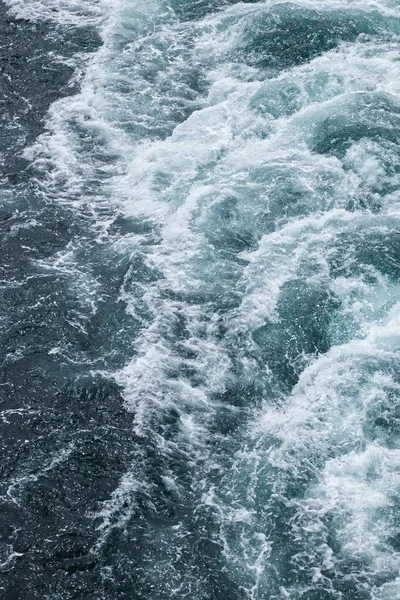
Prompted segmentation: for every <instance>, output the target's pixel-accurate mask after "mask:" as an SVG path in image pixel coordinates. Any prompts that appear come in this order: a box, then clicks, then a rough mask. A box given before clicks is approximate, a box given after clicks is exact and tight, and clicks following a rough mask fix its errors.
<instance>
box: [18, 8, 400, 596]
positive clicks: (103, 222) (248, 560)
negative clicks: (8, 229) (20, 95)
mask: <svg viewBox="0 0 400 600" xmlns="http://www.w3.org/2000/svg"><path fill="white" fill-rule="evenodd" d="M8 5H9V6H10V7H11V11H12V13H11V14H13V15H16V16H19V17H23V18H26V19H30V20H33V21H35V22H38V21H39V22H40V21H41V20H50V22H56V23H58V24H59V25H60V24H61V25H64V26H68V27H73V28H79V27H88V26H91V27H95V28H96V29H97V31H98V32H99V35H100V36H101V39H102V42H103V43H102V45H101V46H100V47H99V48H98V49H97V50H95V51H93V52H91V53H90V54H86V55H81V56H80V58H79V60H78V58H77V59H76V63H75V69H76V73H77V74H76V77H77V79H78V83H79V90H78V91H77V93H75V94H72V95H70V96H68V97H66V98H63V99H61V100H58V101H56V102H55V103H53V104H52V105H51V107H50V109H49V112H48V114H47V117H46V131H45V132H44V133H43V134H41V135H40V136H39V137H38V138H37V140H36V141H35V142H34V143H33V144H32V145H30V146H29V147H27V148H26V149H25V151H24V157H25V159H26V160H27V161H28V162H29V163H30V164H31V166H32V169H33V170H34V173H35V186H36V191H37V193H38V194H40V195H41V196H42V197H44V198H45V199H47V201H48V202H52V203H56V204H57V205H60V206H64V207H67V208H68V210H70V211H71V214H74V215H75V218H76V219H81V220H83V221H84V222H85V223H86V224H87V227H88V231H90V235H89V234H87V236H86V237H85V236H81V237H80V238H74V239H73V240H72V242H71V243H70V245H69V246H67V248H66V249H65V251H63V252H58V253H56V252H54V253H53V255H52V256H51V257H50V258H47V259H46V261H45V263H46V268H47V269H55V270H57V269H64V271H63V272H64V273H65V272H68V273H69V275H68V277H70V281H71V286H72V288H71V289H73V290H74V294H75V295H76V298H78V299H80V301H81V302H83V303H85V302H86V303H87V305H88V306H92V308H93V311H94V313H95V312H96V310H97V308H96V307H97V305H98V303H99V302H100V300H99V298H100V296H101V294H103V296H102V298H103V300H104V297H105V296H104V294H106V292H104V289H103V288H104V285H103V283H102V282H101V281H100V280H101V276H100V275H99V273H101V270H102V265H103V262H104V263H107V265H108V267H107V268H108V269H110V270H111V269H112V267H110V264H111V265H112V264H113V262H114V261H115V265H121V264H123V265H124V273H123V276H122V277H121V280H120V283H119V287H118V294H117V296H116V297H115V298H114V299H113V300H110V301H109V303H108V304H107V310H104V311H103V312H102V313H101V319H105V320H108V319H110V321H111V319H112V318H113V315H114V313H115V311H117V310H118V311H120V310H121V306H122V307H123V309H124V311H123V312H124V313H125V317H124V319H125V320H123V319H122V320H120V321H118V323H117V325H118V327H117V325H115V328H114V329H113V334H112V336H110V338H109V342H108V341H106V342H105V343H104V344H103V346H102V351H104V352H105V351H107V352H108V353H109V354H110V356H111V355H113V356H115V355H118V357H119V359H118V361H116V362H119V364H118V366H115V365H114V367H113V366H112V361H109V362H108V363H107V364H106V367H103V368H100V367H98V366H96V367H93V366H92V367H90V366H89V367H88V371H89V370H90V369H92V371H93V369H94V370H96V369H97V371H101V374H102V376H103V377H105V378H106V379H109V380H110V381H115V382H116V383H117V384H118V385H119V386H120V387H121V394H122V397H123V408H124V411H126V412H127V413H130V414H131V415H132V429H131V432H132V434H131V442H129V441H128V442H127V441H126V439H127V438H126V436H125V437H124V440H125V441H124V444H125V445H126V444H129V443H130V444H131V450H130V451H131V458H130V463H129V465H128V466H127V467H126V468H125V470H124V472H123V473H122V474H120V475H119V476H118V479H119V481H118V482H117V484H116V486H115V487H114V489H113V490H111V491H110V492H109V494H108V497H107V498H105V499H104V500H102V501H99V502H98V505H97V508H96V510H94V511H91V512H88V513H87V514H85V519H87V520H88V521H89V522H90V523H91V527H92V529H93V535H94V541H93V544H92V546H91V550H90V552H91V555H92V556H93V557H94V558H93V560H94V561H95V563H96V564H97V565H98V569H99V571H98V572H99V580H98V581H99V583H98V584H96V585H98V587H97V588H94V589H97V592H93V591H92V592H90V593H92V596H90V594H89V595H88V596H84V595H83V592H82V595H79V593H80V592H79V593H78V592H76V595H75V596H74V595H71V596H67V595H66V596H65V597H68V598H69V597H71V598H75V597H76V598H81V597H82V598H83V597H93V598H95V597H96V598H97V597H98V598H100V597H101V598H103V597H104V598H114V597H115V598H125V597H126V598H140V599H143V600H144V599H146V600H162V599H164V598H165V599H167V598H168V599H170V598H190V600H206V599H209V600H217V599H221V600H228V599H229V600H234V599H245V598H249V599H252V600H264V599H265V600H278V599H285V598H288V599H291V600H300V599H302V600H328V599H329V600H331V599H332V600H333V599H335V600H350V599H351V600H364V599H365V600H396V599H397V598H398V599H400V572H399V569H400V529H399V526H400V522H399V512H398V511H399V502H400V378H399V356H400V355H399V350H400V305H399V292H400V261H399V258H400V230H399V224H400V220H399V218H400V212H399V211H400V194H399V186H400V166H399V165H400V61H399V56H400V55H399V48H400V45H399V40H400V37H399V36H400V8H399V5H398V2H395V1H391V0H364V1H363V0H340V1H339V0H319V1H317V0H299V1H295V2H283V1H279V0H267V1H265V2H233V1H223V0H210V1H208V2H207V1H203V0H199V1H195V0H185V1H184V0H146V1H144V0H118V1H111V0H98V1H97V2H95V1H93V2H89V1H88V2H83V1H82V2H72V1H71V2H70V1H67V0H65V1H64V0H63V1H61V2H50V1H49V2H47V1H45V0H41V1H40V2H39V1H35V2H34V1H33V0H30V1H29V2H23V3H22V2H21V3H20V2H13V1H11V0H9V2H8ZM78 71H79V72H78ZM102 286H103V287H102ZM106 295H107V294H106ZM94 313H93V314H94ZM116 321H117V319H116ZM121 323H122V324H121ZM113 327H114V326H112V327H111V329H112V328H113ZM128 328H129V329H128ZM119 340H121V344H122V345H121V346H120V345H119ZM122 340H123V341H122ZM122 346H123V349H121V348H122ZM99 351H100V350H99ZM54 352H55V353H57V352H59V353H62V352H64V350H63V349H62V348H61V349H60V347H57V348H56V347H55V348H54ZM97 371H96V372H97ZM104 444H105V445H106V444H107V437H105V439H104ZM105 581H106V582H107V581H108V582H113V581H118V582H121V581H122V582H124V586H125V587H120V588H112V587H111V588H107V587H104V585H105V584H104V582H105ZM100 582H102V583H100ZM110 585H112V584H111V583H110ZM118 585H119V584H118ZM102 586H103V587H102ZM100 589H101V590H102V591H101V592H100ZM107 589H109V590H114V591H108V592H107V591H104V590H107ZM115 590H117V591H115ZM118 590H119V591H118ZM96 593H97V594H98V596H97V595H96ZM93 594H94V595H93ZM101 594H102V595H101ZM124 594H125V595H124ZM56 597H57V598H58V597H59V596H56V595H53V596H49V598H56ZM60 597H61V596H60Z"/></svg>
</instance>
